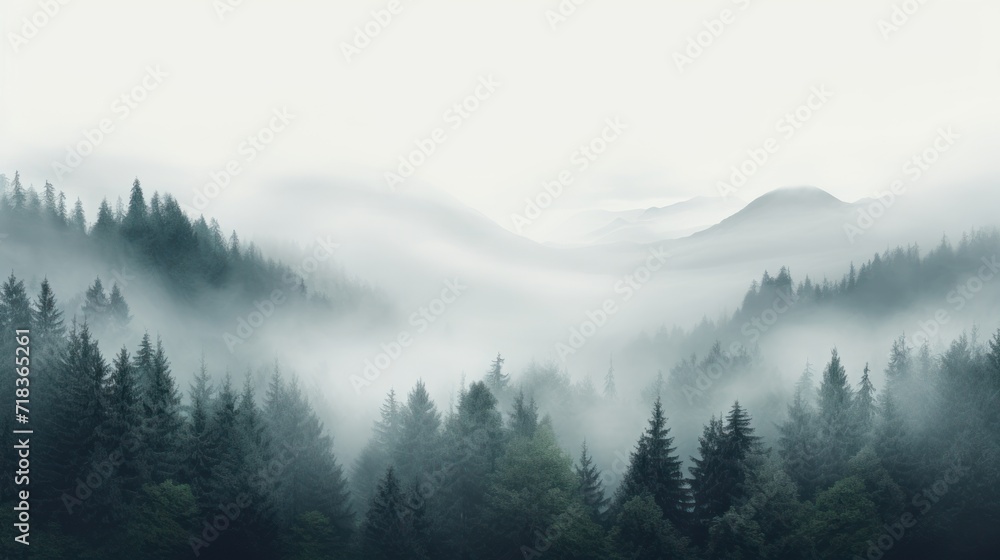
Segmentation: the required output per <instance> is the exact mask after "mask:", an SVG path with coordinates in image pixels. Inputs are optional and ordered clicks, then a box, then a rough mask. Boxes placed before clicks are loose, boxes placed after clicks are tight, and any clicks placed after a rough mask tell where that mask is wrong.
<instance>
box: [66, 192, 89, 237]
mask: <svg viewBox="0 0 1000 560" xmlns="http://www.w3.org/2000/svg"><path fill="white" fill-rule="evenodd" d="M69 225H70V228H72V230H73V231H75V232H77V233H80V234H82V233H85V232H86V231H87V218H86V216H85V215H84V213H83V202H81V201H80V199H79V198H78V199H76V202H75V203H73V218H72V219H71V220H70V224H69Z"/></svg>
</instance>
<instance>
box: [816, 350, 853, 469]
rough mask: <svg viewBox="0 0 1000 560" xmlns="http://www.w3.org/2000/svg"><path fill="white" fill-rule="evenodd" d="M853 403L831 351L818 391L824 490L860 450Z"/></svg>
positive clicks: (833, 353) (836, 357)
mask: <svg viewBox="0 0 1000 560" xmlns="http://www.w3.org/2000/svg"><path fill="white" fill-rule="evenodd" d="M853 399H854V396H853V391H851V387H850V385H848V383H847V373H846V371H845V369H844V366H843V365H842V364H841V363H840V356H839V355H838V354H837V350H836V349H834V350H833V352H832V353H831V357H830V363H829V364H828V365H827V367H826V369H825V370H824V372H823V382H822V383H821V384H820V389H819V416H818V419H819V436H820V451H821V464H822V467H821V469H820V477H821V480H820V482H821V484H822V485H824V487H829V486H831V485H832V484H833V483H834V482H836V481H837V480H840V478H841V477H842V476H843V474H844V473H845V472H846V469H847V461H848V460H849V459H850V458H851V457H852V456H853V455H854V453H855V452H857V449H858V448H860V445H859V441H858V439H857V437H856V435H855V431H854V428H855V425H854V422H853V421H852V420H853V419H852V417H851V402H852V401H853Z"/></svg>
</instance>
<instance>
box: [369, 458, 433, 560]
mask: <svg viewBox="0 0 1000 560" xmlns="http://www.w3.org/2000/svg"><path fill="white" fill-rule="evenodd" d="M405 503H406V496H405V495H404V493H403V491H402V489H401V488H400V486H399V481H398V480H397V479H396V476H395V474H394V473H393V469H392V467H389V469H388V470H387V471H386V474H385V477H384V478H383V479H382V480H381V482H379V485H378V489H377V490H376V493H375V497H374V498H373V499H372V501H371V504H370V506H369V508H368V514H367V515H366V516H365V520H364V523H363V524H362V526H361V552H362V555H363V557H364V558H367V559H370V560H419V559H421V558H426V557H427V556H426V552H425V551H424V548H423V541H424V538H425V537H424V535H422V534H421V531H420V526H419V525H418V524H414V523H413V521H414V518H413V517H411V516H402V515H399V513H398V512H399V511H401V510H403V508H404V507H405Z"/></svg>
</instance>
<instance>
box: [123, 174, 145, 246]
mask: <svg viewBox="0 0 1000 560" xmlns="http://www.w3.org/2000/svg"><path fill="white" fill-rule="evenodd" d="M146 220H147V217H146V200H145V198H143V195H142V187H141V186H140V185H139V179H138V178H136V179H135V181H133V182H132V192H131V194H130V195H129V199H128V211H127V213H126V214H125V218H124V220H122V236H124V237H125V239H127V240H129V241H133V242H134V241H138V240H140V239H141V238H142V237H143V236H144V235H145V234H146V230H147V228H148V225H147V223H146Z"/></svg>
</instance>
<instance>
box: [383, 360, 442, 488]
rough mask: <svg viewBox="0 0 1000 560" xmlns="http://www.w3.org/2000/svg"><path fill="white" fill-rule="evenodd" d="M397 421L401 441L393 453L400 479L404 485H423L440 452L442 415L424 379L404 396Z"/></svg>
mask: <svg viewBox="0 0 1000 560" xmlns="http://www.w3.org/2000/svg"><path fill="white" fill-rule="evenodd" d="M399 423H400V428H399V431H400V440H399V444H398V445H397V447H396V449H395V451H394V453H393V463H394V464H395V465H398V472H399V480H400V481H401V482H402V484H403V485H404V487H408V486H410V485H413V484H422V483H424V482H426V480H427V479H429V478H430V477H431V475H432V474H433V471H434V469H435V466H436V464H437V462H438V461H439V460H440V459H441V451H442V450H441V444H442V441H441V433H440V428H441V415H440V414H439V413H438V411H437V407H436V406H435V405H434V402H433V401H432V400H431V398H430V395H429V394H428V393H427V387H426V386H425V385H424V382H423V381H419V380H418V381H417V384H416V386H414V387H413V390H412V391H410V394H409V395H408V396H407V399H406V406H404V407H403V409H402V411H401V413H400V422H399Z"/></svg>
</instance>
